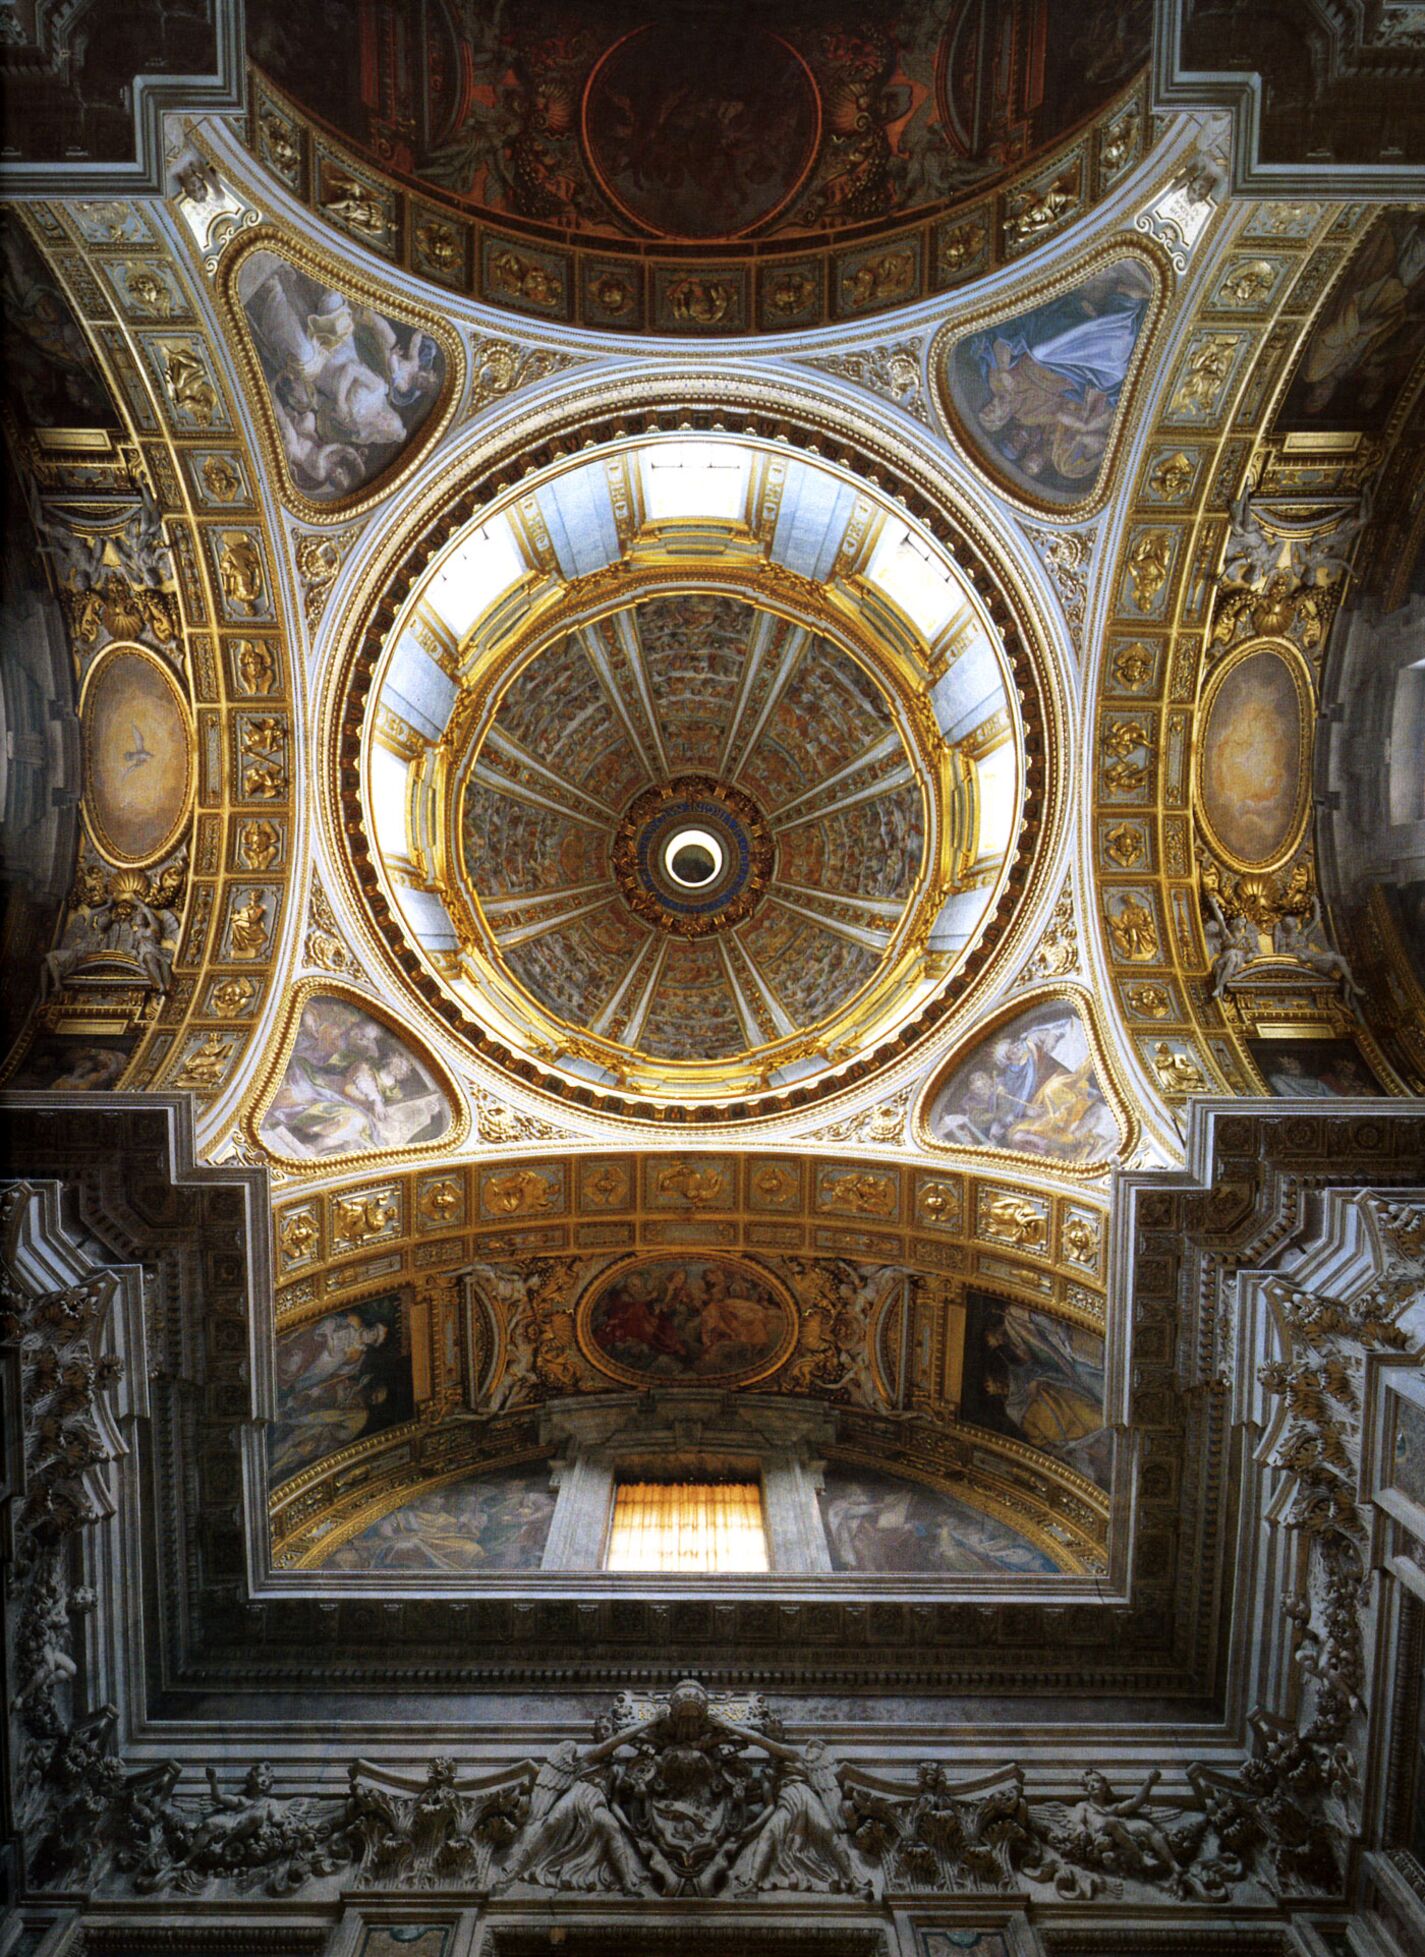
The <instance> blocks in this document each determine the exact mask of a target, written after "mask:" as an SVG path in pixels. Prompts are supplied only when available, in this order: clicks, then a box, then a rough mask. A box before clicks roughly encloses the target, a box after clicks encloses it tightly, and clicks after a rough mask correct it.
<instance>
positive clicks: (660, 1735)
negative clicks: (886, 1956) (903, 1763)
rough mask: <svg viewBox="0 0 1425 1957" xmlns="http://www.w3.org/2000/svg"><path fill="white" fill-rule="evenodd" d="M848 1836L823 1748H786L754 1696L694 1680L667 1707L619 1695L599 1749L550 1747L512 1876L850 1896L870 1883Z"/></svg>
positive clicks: (664, 1888) (578, 1885)
mask: <svg viewBox="0 0 1425 1957" xmlns="http://www.w3.org/2000/svg"><path fill="white" fill-rule="evenodd" d="M734 1714H740V1717H734ZM753 1756H755V1757H753ZM843 1829H844V1817H843V1815H842V1803H841V1791H840V1788H839V1786H838V1784H837V1781H836V1776H835V1774H834V1772H833V1771H832V1769H831V1767H830V1765H829V1764H828V1762H827V1760H826V1757H825V1753H824V1750H823V1748H822V1747H821V1745H820V1743H819V1742H817V1741H813V1742H812V1743H811V1744H810V1745H809V1746H805V1747H795V1746H790V1745H788V1744H787V1743H786V1742H785V1741H784V1740H782V1739H781V1738H780V1737H779V1735H778V1733H777V1730H776V1722H775V1720H774V1719H773V1717H772V1715H771V1714H770V1713H769V1712H768V1711H767V1710H766V1708H765V1707H764V1705H763V1703H762V1700H761V1698H760V1697H759V1696H757V1695H752V1696H749V1697H745V1698H742V1699H731V1698H728V1697H726V1696H725V1695H719V1696H718V1697H716V1698H714V1697H711V1696H710V1695H709V1694H708V1693H707V1692H706V1691H704V1689H703V1687H702V1686H701V1685H699V1684H697V1683H696V1681H694V1680H692V1679H687V1680H684V1682H683V1683H682V1684H681V1685H678V1686H676V1687H675V1688H674V1690H673V1691H672V1692H671V1693H670V1694H669V1695H668V1697H667V1698H666V1699H655V1698H650V1699H648V1700H639V1699H635V1698H634V1697H633V1695H632V1694H630V1693H624V1694H623V1695H622V1697H621V1698H620V1699H619V1700H618V1701H617V1703H616V1705H615V1707H614V1712H613V1717H612V1719H611V1720H609V1721H605V1722H602V1728H601V1730H600V1731H599V1732H598V1734H597V1737H596V1739H595V1743H594V1745H593V1746H591V1747H588V1748H587V1749H585V1750H583V1751H580V1749H579V1748H578V1747H577V1746H576V1745H575V1744H574V1743H573V1742H572V1741H566V1742H565V1744H564V1745H563V1746H561V1747H559V1748H557V1749H556V1751H555V1752H554V1754H553V1755H552V1756H551V1758H550V1759H549V1760H547V1761H546V1762H545V1764H544V1766H543V1767H541V1769H540V1772H539V1777H538V1779H537V1780H536V1782H535V1788H534V1794H533V1797H532V1800H531V1805H530V1818H529V1824H528V1827H527V1829H526V1832H525V1835H524V1839H523V1842H522V1845H521V1847H520V1849H519V1850H518V1851H517V1854H516V1856H515V1858H514V1860H513V1862H512V1864H511V1866H510V1875H511V1877H512V1878H513V1880H515V1881H517V1882H518V1881H524V1882H529V1883H533V1884H537V1885H540V1886H542V1887H547V1888H552V1889H585V1890H597V1889H619V1890H623V1891H632V1892H634V1893H638V1892H639V1891H641V1890H646V1889H647V1888H648V1887H650V1886H651V1887H652V1888H654V1889H655V1890H657V1891H658V1892H659V1893H660V1894H663V1895H668V1896H698V1895H702V1896H707V1895H712V1894H715V1893H716V1892H718V1891H720V1890H730V1891H731V1892H732V1893H733V1894H747V1895H750V1894H760V1893H764V1892H765V1891H767V1890H769V1889H800V1890H833V1891H842V1892H848V1891H854V1890H857V1889H858V1888H864V1887H865V1885H864V1884H860V1883H858V1881H857V1877H856V1873H855V1870H854V1869H853V1867H852V1864H851V1857H850V1854H849V1853H848V1851H847V1847H846V1843H845V1839H844V1833H843Z"/></svg>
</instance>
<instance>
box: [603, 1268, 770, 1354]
mask: <svg viewBox="0 0 1425 1957" xmlns="http://www.w3.org/2000/svg"><path fill="white" fill-rule="evenodd" d="M579 1329H580V1333H581V1342H582V1344H583V1346H584V1349H585V1351H586V1352H587V1353H588V1355H589V1357H590V1359H591V1360H592V1361H593V1363H594V1364H595V1365H596V1366H598V1367H599V1368H600V1369H601V1371H603V1372H606V1373H609V1374H611V1375H612V1376H613V1378H615V1379H621V1380H625V1381H627V1382H628V1383H630V1384H631V1385H634V1386H647V1385H652V1384H653V1383H654V1382H655V1381H663V1382H667V1383H682V1384H686V1385H694V1384H697V1385H712V1384H716V1385H720V1386H733V1385H739V1384H745V1383H747V1382H748V1381H751V1380H755V1379H763V1378H765V1377H766V1375H767V1374H768V1373H770V1372H774V1371H775V1370H776V1368H777V1367H778V1366H779V1365H781V1363H782V1361H783V1360H784V1359H786V1358H787V1357H788V1355H789V1354H790V1352H791V1349H792V1347H793V1345H794V1344H795V1342H796V1319H795V1315H794V1314H793V1311H792V1308H791V1305H790V1304H789V1302H788V1301H787V1299H786V1298H785V1297H783V1295H782V1293H781V1292H780V1291H779V1290H777V1289H775V1288H774V1287H773V1285H772V1284H771V1282H770V1281H769V1280H768V1279H767V1278H766V1277H764V1276H763V1274H762V1273H761V1272H760V1271H757V1270H755V1269H753V1267H752V1266H751V1265H748V1264H743V1263H740V1262H735V1261H734V1260H733V1259H731V1258H723V1257H681V1256H680V1257H657V1258H650V1259H648V1260H647V1261H640V1262H638V1263H634V1264H626V1265H624V1266H622V1267H621V1268H620V1269H619V1270H617V1271H616V1272H615V1273H614V1274H613V1275H612V1276H611V1277H608V1278H607V1279H606V1280H605V1281H604V1283H603V1284H602V1285H601V1286H599V1287H597V1288H595V1289H594V1290H593V1291H591V1292H590V1293H589V1295H588V1296H587V1297H586V1299H585V1300H584V1303H583V1305H582V1307H581V1310H580V1314H579Z"/></svg>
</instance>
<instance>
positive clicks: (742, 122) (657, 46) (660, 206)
mask: <svg viewBox="0 0 1425 1957" xmlns="http://www.w3.org/2000/svg"><path fill="white" fill-rule="evenodd" d="M1149 11H1150V10H1149V8H1148V6H1147V4H1146V0H1098V3H1097V4H1089V5H1084V6H1081V7H1077V8H1075V9H1073V10H1072V13H1070V14H1066V13H1065V12H1064V10H1063V9H1055V8H1053V7H1051V6H1049V5H1048V4H1047V0H1010V4H1005V5H1001V6H996V7H985V6H983V5H981V4H980V0H953V3H952V4H948V5H946V6H942V7H935V8H915V7H907V6H905V5H904V4H899V3H897V0H893V3H892V4H884V0H882V4H877V5H873V6H869V7H867V6H865V5H849V4H847V0H831V4H828V5H821V6H818V7H816V8H815V9H812V10H804V9H798V8H796V7H792V6H787V5H781V4H777V0H766V3H765V4H761V5H758V6H756V7H748V6H746V5H745V4H741V0H691V3H690V0H683V3H682V4H678V5H674V6H665V7H662V8H656V9H655V8H650V7H646V6H641V5H638V4H636V0H609V4H606V5H601V6H598V7H595V8H591V7H588V6H581V5H578V4H570V0H538V4H534V5H529V6H523V7H520V8H518V9H512V10H505V9H494V10H489V9H482V8H470V7H466V8H460V7H457V6H455V5H453V4H449V0H440V3H439V4H435V5H431V6H427V7H421V8H412V7H409V6H401V5H392V4H390V0H329V4H327V5H326V6H324V7H322V8H320V9H303V8H292V7H284V6H280V5H277V4H275V0H254V4H252V5H251V6H250V7H249V11H248V21H249V45H250V50H251V53H252V56H253V58H254V59H255V61H256V64H257V67H258V70H259V90H260V92H259V98H258V109H257V114H256V116H255V119H254V132H253V134H254V142H255V146H256V148H257V150H258V153H259V155H260V156H262V158H263V160H264V161H265V162H266V163H267V164H268V165H269V166H270V167H271V168H273V169H275V170H276V171H277V173H278V174H279V175H280V176H281V177H282V178H283V179H284V181H285V182H286V183H287V184H288V185H289V186H290V187H291V188H292V189H294V190H296V191H297V192H298V194H299V195H305V196H307V197H309V198H310V201H311V202H312V204H313V206H314V208H315V209H317V210H318V211H319V212H320V213H321V214H322V215H324V216H325V217H326V218H327V219H328V221H330V222H331V223H333V224H334V225H336V226H337V227H338V228H339V229H342V230H346V231H348V232H349V233H351V234H352V235H355V236H358V237H359V238H361V239H362V241H363V242H365V243H367V244H375V245H376V247H377V248H378V249H383V250H388V251H392V252H394V251H397V250H401V249H404V248H405V247H404V246H403V245H402V243H401V240H402V239H403V238H405V239H406V240H407V241H408V246H409V257H410V263H411V269H412V270H413V271H416V272H419V273H421V274H423V275H424V276H426V277H433V278H435V279H437V280H438V281H440V282H441V283H444V284H449V285H453V286H456V287H459V288H464V289H474V290H477V291H479V292H480V293H481V294H482V295H483V296H484V297H486V298H487V299H489V300H491V301H492V302H494V303H497V304H500V305H503V306H512V307H514V308H515V309H517V310H521V311H528V312H532V313H539V314H543V315H545V316H546V317H549V318H561V319H567V318H570V317H574V316H577V317H578V318H579V319H580V321H581V323H583V324H584V325H587V326H605V327H614V328H618V329H636V328H638V327H639V326H642V325H653V326H654V327H655V328H662V329H664V330H669V331H689V332H697V331H709V330H711V331H718V332H736V331H746V330H749V329H751V328H754V327H756V328H759V329H760V330H763V331H766V330H779V329H781V328H786V327H803V326H807V325H809V324H812V323H815V322H816V321H817V320H819V319H820V318H822V317H824V316H826V315H827V314H828V313H830V314H831V315H833V316H838V317H847V316H851V315H855V314H859V313H864V312H868V311H877V310H880V309H882V308H884V307H886V306H891V305H899V304H903V303H904V302H905V301H906V300H907V299H911V298H916V297H919V296H921V295H922V293H924V292H928V291H936V290H940V289H943V288H944V287H946V286H947V285H952V284H956V283H959V282H960V281H961V280H962V279H964V278H967V277H974V276H977V275H978V274H980V273H981V272H983V271H985V270H987V269H989V268H990V266H991V265H993V264H994V263H995V262H996V261H997V260H998V259H1000V258H1002V257H1007V256H1013V255H1014V252H1015V250H1017V249H1020V248H1022V246H1023V245H1024V244H1025V243H1028V242H1035V241H1037V239H1038V237H1039V236H1040V235H1042V234H1043V233H1044V232H1045V231H1046V230H1048V231H1052V230H1054V229H1056V228H1057V227H1058V225H1059V224H1060V223H1061V222H1063V221H1064V220H1065V219H1066V218H1067V216H1068V215H1069V214H1070V212H1071V211H1075V210H1081V209H1082V208H1084V207H1085V206H1086V205H1087V204H1088V203H1091V202H1094V201H1096V200H1097V198H1098V197H1100V196H1101V195H1103V194H1104V192H1105V191H1106V190H1107V189H1108V187H1109V186H1110V184H1111V183H1112V182H1114V181H1116V179H1117V178H1118V177H1119V176H1120V175H1121V174H1122V173H1123V171H1124V170H1125V169H1126V168H1127V167H1128V166H1129V165H1130V164H1131V163H1132V162H1134V161H1136V159H1137V157H1138V156H1139V154H1141V150H1142V146H1143V142H1144V138H1145V132H1146V124H1147V117H1146V113H1145V105H1144V102H1143V100H1142V98H1141V96H1140V94H1139V93H1138V90H1137V87H1136V84H1135V77H1137V76H1140V75H1141V73H1142V71H1143V69H1144V67H1145V65H1146V62H1147V57H1148V35H1149ZM334 46H335V47H337V48H339V49H340V50H342V58H338V59H336V60H333V59H332V58H331V56H332V49H333V47H334ZM309 119H310V120H309ZM1005 186H1008V187H1009V188H1008V190H1007V192H1006V196H1005V204H1004V209H1003V210H1002V211H1000V210H997V209H996V204H995V195H994V193H996V192H997V191H1000V190H1002V189H1004V187H1005ZM403 220H404V221H403ZM1004 225H1007V226H1009V227H1010V228H1009V229H1008V230H1003V229H1002V226H1004ZM1016 227H1017V228H1016ZM1021 232H1022V235H1020V234H1021ZM842 243H845V244H846V246H847V247H848V250H847V251H846V252H845V253H842V252H839V251H836V250H833V249H829V248H830V247H833V246H839V245H841V244H842ZM888 247H889V249H888ZM754 286H755V291H754Z"/></svg>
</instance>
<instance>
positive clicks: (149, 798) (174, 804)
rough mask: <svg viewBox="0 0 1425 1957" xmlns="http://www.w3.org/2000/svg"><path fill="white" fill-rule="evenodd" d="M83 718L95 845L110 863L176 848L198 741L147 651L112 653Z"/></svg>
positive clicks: (91, 686)
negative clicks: (195, 743) (195, 742)
mask: <svg viewBox="0 0 1425 1957" xmlns="http://www.w3.org/2000/svg"><path fill="white" fill-rule="evenodd" d="M79 718H80V726H81V730H82V735H83V742H84V815H85V820H86V821H87V823H88V825H89V829H90V832H91V833H92V835H93V837H94V840H95V842H96V843H97V844H98V846H99V848H100V850H101V851H102V853H103V854H104V855H105V856H106V857H107V858H108V859H109V861H110V862H111V863H118V864H122V865H125V866H133V865H136V864H141V863H152V862H154V861H156V860H157V859H158V858H159V857H161V856H164V855H166V854H167V853H168V851H169V850H170V849H171V848H172V847H173V845H174V843H175V842H177V840H178V836H179V832H180V831H181V829H182V828H183V825H184V823H185V822H186V821H187V819H188V808H189V804H190V802H191V801H192V797H193V772H194V752H193V734H192V728H191V725H190V723H189V719H188V708H187V704H186V702H185V700H184V698H183V695H182V693H181V691H180V690H179V686H178V682H177V680H176V679H175V678H174V677H173V675H172V673H171V672H170V671H169V669H168V667H167V666H166V665H165V664H164V663H163V661H162V660H161V659H159V658H158V657H157V656H156V655H155V654H154V653H151V652H149V651H148V649H147V648H146V647H144V646H138V645H126V644H119V645H112V646H108V647H106V648H105V650H104V651H103V652H102V653H101V654H100V655H99V658H98V659H97V660H96V661H95V663H94V665H93V667H92V668H91V669H90V673H89V678H88V680H87V682H86V684H85V688H84V698H83V702H82V704H81V707H80V713H79Z"/></svg>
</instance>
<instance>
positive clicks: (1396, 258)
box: [1278, 211, 1425, 433]
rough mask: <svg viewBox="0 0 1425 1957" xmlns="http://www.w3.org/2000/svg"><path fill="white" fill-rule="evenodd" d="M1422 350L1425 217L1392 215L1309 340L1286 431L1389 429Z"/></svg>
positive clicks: (1284, 412)
mask: <svg viewBox="0 0 1425 1957" xmlns="http://www.w3.org/2000/svg"><path fill="white" fill-rule="evenodd" d="M1422 347H1425V217H1421V216H1419V215H1418V214H1417V213H1414V212H1411V211H1388V212H1386V213H1385V215H1384V216H1382V217H1379V218H1377V219H1376V221H1375V223H1374V224H1373V225H1372V227H1371V229H1370V230H1369V231H1368V232H1367V234H1366V237H1365V239H1364V241H1363V242H1362V244H1361V246H1360V248H1359V250H1358V251H1357V253H1356V256H1355V258H1354V260H1353V261H1352V263H1351V265H1350V266H1349V267H1348V268H1347V271H1346V276H1345V277H1344V278H1343V279H1342V281H1341V283H1340V285H1339V286H1338V287H1337V288H1336V291H1335V292H1334V293H1333V294H1332V297H1331V299H1330V300H1329V301H1328V303H1327V304H1326V306H1325V307H1324V308H1323V310H1322V313H1321V316H1320V317H1319V318H1318V320H1317V321H1316V324H1315V325H1314V326H1313V327H1312V329H1311V332H1310V334H1309V335H1308V336H1307V341H1306V345H1305V347H1304V348H1303V349H1302V355H1301V360H1300V363H1299V365H1298V366H1297V370H1296V373H1295V374H1294V375H1293V377H1292V382H1291V386H1290V388H1289V389H1288V390H1287V396H1286V400H1285V401H1284V402H1283V404H1282V408H1281V413H1280V416H1279V419H1278V426H1279V427H1281V428H1349V429H1362V430H1365V431H1366V432H1367V433H1373V432H1374V431H1375V430H1377V429H1380V428H1384V426H1385V424H1386V423H1387V422H1388V421H1389V419H1390V416H1391V412H1392V410H1393V409H1394V407H1395V405H1396V402H1397V401H1398V400H1399V398H1400V391H1401V388H1402V386H1403V385H1404V383H1405V381H1406V380H1407V378H1408V376H1409V375H1410V373H1411V371H1412V370H1413V368H1414V366H1415V363H1416V361H1417V360H1418V359H1419V357H1420V351H1421V348H1422Z"/></svg>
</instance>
